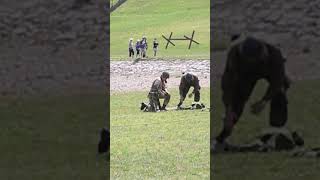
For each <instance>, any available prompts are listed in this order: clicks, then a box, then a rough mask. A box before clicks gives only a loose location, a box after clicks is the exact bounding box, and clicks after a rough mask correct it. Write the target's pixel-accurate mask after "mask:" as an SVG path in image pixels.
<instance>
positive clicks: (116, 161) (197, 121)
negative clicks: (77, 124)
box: [110, 88, 210, 179]
mask: <svg viewBox="0 0 320 180" xmlns="http://www.w3.org/2000/svg"><path fill="white" fill-rule="evenodd" d="M170 92H171V91H170ZM146 94H147V92H130V93H121V94H113V95H112V96H111V144H112V149H111V165H110V167H111V170H110V171H111V179H209V173H210V169H209V168H210V167H209V163H210V162H209V159H210V152H209V137H210V134H209V131H210V129H209V126H210V125H209V121H210V120H209V115H210V114H209V111H208V110H206V111H201V110H195V111H174V110H173V111H168V112H159V113H144V112H140V110H139V107H140V103H141V102H142V101H145V100H146ZM171 94H172V96H171V97H172V99H171V101H170V103H169V105H170V106H171V107H174V106H176V104H177V103H178V99H179V96H178V92H177V91H173V90H172V92H171ZM201 95H202V100H203V103H205V104H206V105H207V106H209V89H208V88H203V90H202V94H201ZM191 102H192V99H188V98H187V101H186V102H185V103H186V104H185V105H188V104H191Z"/></svg>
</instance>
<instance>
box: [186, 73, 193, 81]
mask: <svg viewBox="0 0 320 180" xmlns="http://www.w3.org/2000/svg"><path fill="white" fill-rule="evenodd" d="M186 80H187V81H188V82H191V81H192V74H190V73H187V74H186Z"/></svg>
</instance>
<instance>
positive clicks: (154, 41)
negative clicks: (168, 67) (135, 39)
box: [153, 38, 159, 56]
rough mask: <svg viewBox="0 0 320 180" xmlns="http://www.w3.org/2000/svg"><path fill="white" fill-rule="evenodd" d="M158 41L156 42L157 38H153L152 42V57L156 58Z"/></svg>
mask: <svg viewBox="0 0 320 180" xmlns="http://www.w3.org/2000/svg"><path fill="white" fill-rule="evenodd" d="M158 45H159V43H158V41H157V38H154V40H153V52H154V55H153V56H157V51H158Z"/></svg>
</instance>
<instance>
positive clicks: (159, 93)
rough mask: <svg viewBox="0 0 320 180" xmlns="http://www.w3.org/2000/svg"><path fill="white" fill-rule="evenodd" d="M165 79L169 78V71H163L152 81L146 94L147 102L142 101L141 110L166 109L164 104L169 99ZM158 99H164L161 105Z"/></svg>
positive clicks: (166, 103)
mask: <svg viewBox="0 0 320 180" xmlns="http://www.w3.org/2000/svg"><path fill="white" fill-rule="evenodd" d="M167 79H169V73H168V72H163V73H162V74H161V76H160V78H159V79H156V80H154V81H153V83H152V86H151V89H150V92H149V94H148V98H149V104H148V105H147V104H145V103H142V104H141V110H144V111H147V112H158V111H160V110H161V111H166V106H167V105H168V103H169V101H170V94H169V92H168V91H167V89H166V83H167ZM160 99H164V101H163V105H162V106H161V104H160Z"/></svg>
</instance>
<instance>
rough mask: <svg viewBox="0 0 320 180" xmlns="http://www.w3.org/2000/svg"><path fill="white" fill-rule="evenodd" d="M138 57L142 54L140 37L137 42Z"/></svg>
mask: <svg viewBox="0 0 320 180" xmlns="http://www.w3.org/2000/svg"><path fill="white" fill-rule="evenodd" d="M136 52H137V54H136V57H138V56H140V40H139V39H138V40H137V42H136Z"/></svg>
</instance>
